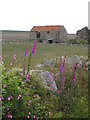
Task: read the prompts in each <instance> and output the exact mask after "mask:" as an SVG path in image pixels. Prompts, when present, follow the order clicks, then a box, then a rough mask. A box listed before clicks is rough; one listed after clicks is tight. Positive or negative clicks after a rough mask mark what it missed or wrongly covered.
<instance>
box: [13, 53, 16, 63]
mask: <svg viewBox="0 0 90 120" xmlns="http://www.w3.org/2000/svg"><path fill="white" fill-rule="evenodd" d="M13 60H14V61H15V62H16V54H13Z"/></svg>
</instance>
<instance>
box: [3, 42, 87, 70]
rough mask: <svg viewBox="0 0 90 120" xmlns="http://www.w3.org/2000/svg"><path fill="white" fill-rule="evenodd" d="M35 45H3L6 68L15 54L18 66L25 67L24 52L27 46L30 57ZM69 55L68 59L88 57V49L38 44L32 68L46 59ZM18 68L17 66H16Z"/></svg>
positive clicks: (84, 47)
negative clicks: (76, 56)
mask: <svg viewBox="0 0 90 120" xmlns="http://www.w3.org/2000/svg"><path fill="white" fill-rule="evenodd" d="M32 44H33V43H18V44H17V43H12V44H10V43H3V44H2V56H3V61H4V63H5V65H6V67H8V66H9V64H10V61H11V59H12V56H13V53H15V54H16V56H17V61H18V62H17V66H18V67H21V68H22V67H23V60H24V50H25V46H26V47H27V50H28V56H29V53H30V52H31V48H32ZM60 54H61V55H64V56H65V55H67V57H72V56H73V55H75V54H77V55H78V56H88V47H86V46H75V45H73V46H69V45H67V46H66V45H60V44H40V43H37V44H36V53H35V55H34V57H33V58H32V65H31V66H32V67H33V66H35V65H36V64H41V63H43V62H44V61H45V59H53V58H55V57H58V56H59V55H60ZM15 66H16V65H15Z"/></svg>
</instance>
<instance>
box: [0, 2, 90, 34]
mask: <svg viewBox="0 0 90 120" xmlns="http://www.w3.org/2000/svg"><path fill="white" fill-rule="evenodd" d="M88 2H89V0H0V30H25V31H28V30H30V29H31V28H32V27H33V26H43V25H64V26H65V28H66V30H67V32H68V33H76V31H77V30H79V29H82V28H83V27H85V26H88Z"/></svg>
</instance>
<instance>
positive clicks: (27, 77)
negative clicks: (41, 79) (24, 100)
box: [26, 72, 29, 81]
mask: <svg viewBox="0 0 90 120" xmlns="http://www.w3.org/2000/svg"><path fill="white" fill-rule="evenodd" d="M26 79H27V81H29V72H28V74H27V76H26Z"/></svg>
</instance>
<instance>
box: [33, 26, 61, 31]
mask: <svg viewBox="0 0 90 120" xmlns="http://www.w3.org/2000/svg"><path fill="white" fill-rule="evenodd" d="M60 27H61V26H60V25H55V26H34V27H33V28H32V29H31V31H33V32H34V31H53V30H55V31H56V30H60Z"/></svg>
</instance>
